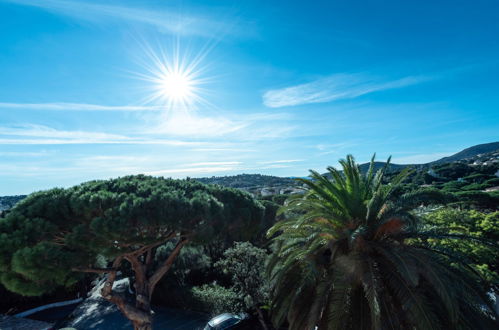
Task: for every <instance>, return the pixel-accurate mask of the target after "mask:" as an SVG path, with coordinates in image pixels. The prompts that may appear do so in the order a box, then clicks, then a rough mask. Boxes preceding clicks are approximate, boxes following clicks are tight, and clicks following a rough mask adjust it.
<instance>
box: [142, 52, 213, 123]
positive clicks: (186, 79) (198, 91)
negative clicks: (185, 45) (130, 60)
mask: <svg viewBox="0 0 499 330" xmlns="http://www.w3.org/2000/svg"><path fill="white" fill-rule="evenodd" d="M141 48H142V49H143V51H144V53H143V54H144V57H143V59H142V60H141V61H140V62H141V65H142V66H143V68H144V69H145V70H146V72H144V73H137V74H136V76H138V77H139V78H140V79H141V80H146V81H147V82H149V83H150V84H149V88H148V89H149V90H151V89H152V92H150V93H149V96H148V97H147V98H146V99H145V102H151V103H156V104H157V103H159V104H161V105H162V106H164V107H165V110H166V111H167V112H168V113H172V114H174V113H176V112H180V113H189V112H191V111H193V110H195V109H196V106H197V105H199V104H200V103H203V104H205V105H206V104H207V103H208V102H207V101H206V100H205V99H204V98H203V97H202V94H203V93H206V90H205V89H204V88H202V85H203V84H205V83H206V82H207V81H209V79H208V78H206V77H202V76H203V74H204V73H205V71H206V67H204V66H202V65H201V63H202V59H203V58H204V57H205V56H206V54H198V55H196V56H194V57H189V56H188V55H187V54H189V52H185V53H183V54H182V53H181V51H180V47H179V45H178V44H177V45H174V46H172V47H171V48H169V49H165V48H160V49H157V50H153V49H152V47H150V46H149V45H144V46H143V47H141Z"/></svg>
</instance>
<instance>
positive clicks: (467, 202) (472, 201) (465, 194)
mask: <svg viewBox="0 0 499 330" xmlns="http://www.w3.org/2000/svg"><path fill="white" fill-rule="evenodd" d="M454 196H456V199H457V201H458V204H461V205H463V206H467V207H473V208H477V209H480V210H497V209H498V208H499V195H497V194H494V193H486V192H482V191H458V192H456V193H454Z"/></svg>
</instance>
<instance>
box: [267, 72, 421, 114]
mask: <svg viewBox="0 0 499 330" xmlns="http://www.w3.org/2000/svg"><path fill="white" fill-rule="evenodd" d="M429 79H430V77H426V76H408V77H404V78H401V79H396V80H383V79H379V78H376V77H371V76H368V75H365V74H360V73H356V74H343V73H342V74H334V75H331V76H328V77H325V78H321V79H318V80H315V81H312V82H309V83H305V84H301V85H296V86H290V87H286V88H281V89H274V90H269V91H267V92H265V93H264V94H263V103H264V104H265V105H266V106H267V107H271V108H280V107H286V106H294V105H301V104H310V103H324V102H331V101H335V100H341V99H351V98H355V97H358V96H361V95H365V94H368V93H372V92H377V91H382V90H387V89H394V88H401V87H405V86H410V85H415V84H418V83H421V82H424V81H427V80H429Z"/></svg>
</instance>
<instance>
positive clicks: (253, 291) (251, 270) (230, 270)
mask: <svg viewBox="0 0 499 330" xmlns="http://www.w3.org/2000/svg"><path fill="white" fill-rule="evenodd" d="M266 258H267V251H265V250H264V249H260V248H258V247H256V246H254V245H252V244H251V243H249V242H236V243H235V244H234V247H232V248H230V249H227V250H226V251H225V252H224V258H223V259H221V260H220V261H218V262H217V263H216V264H215V266H216V267H218V268H220V269H222V271H223V272H224V273H225V274H228V275H230V276H231V279H232V283H233V286H232V289H233V290H234V291H235V292H237V294H238V296H239V297H240V299H242V302H243V306H244V307H245V310H255V311H256V312H257V314H258V318H259V320H260V323H261V324H262V327H263V328H264V329H265V330H267V325H266V324H265V319H264V315H263V312H262V310H261V306H262V305H266V304H267V302H268V298H269V291H268V283H267V279H266V277H265V260H266Z"/></svg>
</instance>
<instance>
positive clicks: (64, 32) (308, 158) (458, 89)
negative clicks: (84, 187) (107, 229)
mask: <svg viewBox="0 0 499 330" xmlns="http://www.w3.org/2000/svg"><path fill="white" fill-rule="evenodd" d="M498 35H499V3H498V2H497V1H493V0H491V1H456V0H454V1H442V0H439V1H351V0H350V1H335V0H332V1H309V2H303V1H291V0H287V1H257V0H251V1H250V0H248V1H242V0H238V1H174V0H172V1H104V0H101V1H83V0H64V1H62V0H0V159H1V160H2V161H1V163H0V195H10V194H24V193H30V192H32V191H36V190H40V189H48V188H51V187H56V186H62V187H67V186H71V185H74V184H78V183H80V182H83V181H87V180H91V179H102V178H110V177H116V176H122V175H126V174H136V173H147V174H151V175H162V176H167V177H170V176H171V177H186V176H190V177H200V176H212V175H232V174H238V173H263V174H273V175H280V176H303V175H305V174H306V173H307V171H308V169H311V168H312V169H317V170H321V169H324V168H325V167H326V166H328V165H334V164H336V163H337V160H338V159H339V158H342V157H344V156H345V155H346V154H348V153H351V154H353V155H354V156H356V158H357V160H358V161H367V160H368V159H369V158H370V156H371V155H372V153H374V152H377V155H378V159H385V158H386V157H388V156H389V155H392V156H393V161H394V162H396V163H421V162H427V161H431V160H435V159H438V158H441V157H443V156H446V155H449V154H452V153H454V152H457V151H460V150H461V149H463V148H466V147H469V146H471V145H475V144H480V143H486V142H493V141H497V140H499V110H498V107H499V97H498V95H499V93H498V92H499V78H498V75H499V38H497V36H498ZM175 59H177V60H178V63H179V65H178V68H180V69H181V72H180V74H181V75H183V76H182V77H184V76H185V77H187V78H189V80H188V86H189V93H187V95H184V97H183V98H182V102H179V101H178V100H176V99H174V100H172V96H171V91H170V90H168V91H165V88H166V87H165V86H166V85H165V83H164V81H163V80H164V79H163V78H162V77H163V76H162V74H163V73H164V71H165V70H166V69H165V68H168V67H169V65H170V66H171V65H172V63H175ZM173 66H175V65H173ZM162 69H163V71H162ZM168 72H170V71H168ZM162 79H163V80H162ZM179 86H180V85H178V84H176V81H174V82H173V84H172V85H171V87H172V88H173V89H175V88H178V87H179ZM182 86H183V85H182ZM168 88H170V85H168ZM169 93H170V94H169ZM173 98H175V97H173Z"/></svg>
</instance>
